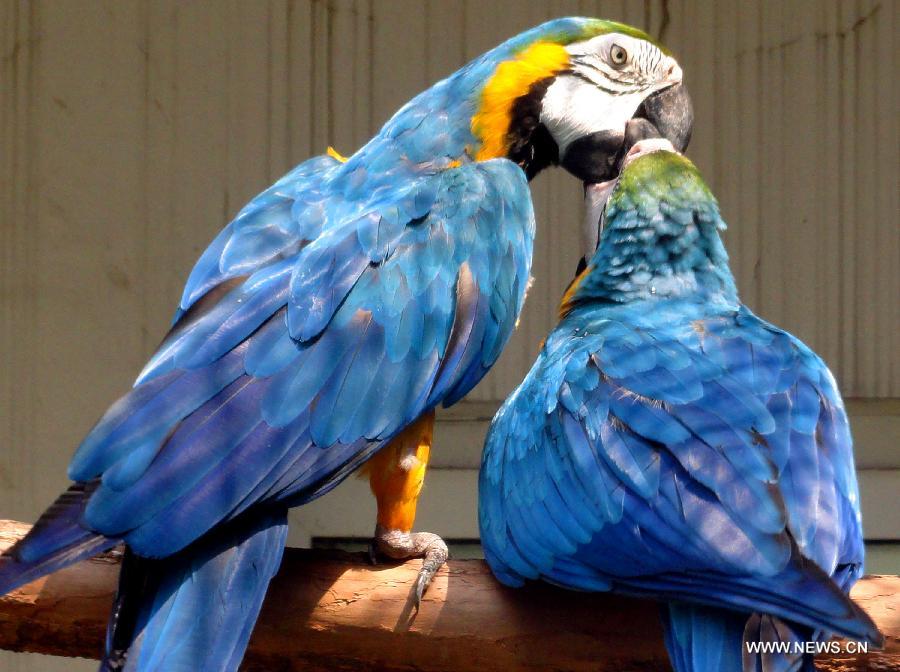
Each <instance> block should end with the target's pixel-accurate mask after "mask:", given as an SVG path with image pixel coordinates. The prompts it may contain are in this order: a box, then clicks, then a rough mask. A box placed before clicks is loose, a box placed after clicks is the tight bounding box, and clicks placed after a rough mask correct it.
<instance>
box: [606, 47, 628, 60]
mask: <svg viewBox="0 0 900 672" xmlns="http://www.w3.org/2000/svg"><path fill="white" fill-rule="evenodd" d="M627 60H628V52H627V51H625V47H621V46H619V45H618V44H614V45H612V46H611V47H610V48H609V61H610V63H612V64H613V65H625V61H627Z"/></svg>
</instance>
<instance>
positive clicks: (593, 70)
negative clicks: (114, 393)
mask: <svg viewBox="0 0 900 672" xmlns="http://www.w3.org/2000/svg"><path fill="white" fill-rule="evenodd" d="M692 123H693V112H692V109H691V102H690V96H689V95H688V93H687V90H686V88H685V87H684V83H683V73H682V70H681V68H680V66H679V65H678V62H677V61H676V59H675V58H674V56H672V54H671V53H670V52H669V51H668V50H667V49H665V48H664V47H663V46H662V45H660V44H658V43H657V42H656V41H655V40H654V39H653V38H651V37H650V36H649V35H647V34H646V33H643V32H641V31H639V30H637V29H635V28H632V27H629V26H626V25H623V24H619V23H615V22H611V21H605V20H600V19H591V18H577V17H576V18H562V19H555V20H552V21H550V22H547V23H545V24H542V25H540V26H537V27H535V28H532V29H530V30H528V31H526V32H524V33H521V34H519V35H517V36H515V37H513V38H511V39H509V40H507V41H506V42H503V43H502V44H500V45H499V46H497V47H495V48H494V49H492V50H490V51H488V52H486V53H485V54H483V55H481V56H479V57H477V58H475V59H474V60H473V61H471V62H470V63H468V64H467V65H465V66H464V67H462V68H461V69H460V70H458V71H457V72H455V73H453V74H452V75H450V76H449V77H447V78H446V79H443V80H442V81H439V82H438V83H436V84H434V85H433V86H432V87H431V88H429V89H427V90H425V91H424V92H423V93H421V94H419V95H418V96H416V97H415V98H413V99H412V100H411V101H410V102H408V103H407V104H406V105H404V106H403V107H402V108H400V109H399V111H397V112H396V113H395V114H394V116H393V117H391V118H390V119H389V120H388V121H387V122H386V123H385V125H384V126H383V127H382V128H381V130H380V131H379V132H378V133H377V134H375V135H374V136H373V137H372V138H371V139H370V140H369V141H368V142H367V143H366V144H365V145H364V146H362V147H361V148H360V149H358V150H357V151H356V152H355V153H354V154H352V155H351V156H349V157H344V156H341V155H340V154H339V153H338V152H337V151H336V150H334V149H332V148H329V149H328V151H327V152H325V153H323V154H322V155H319V156H315V157H313V158H310V159H308V160H306V161H304V162H302V163H300V164H299V165H298V166H296V167H295V168H293V169H292V170H291V171H290V172H288V173H287V174H286V175H284V176H283V177H282V178H281V179H279V180H278V181H276V182H275V183H274V184H273V185H272V186H271V187H269V188H268V189H266V190H264V191H262V192H261V193H260V194H259V195H257V196H256V197H255V198H253V199H252V200H251V201H250V202H249V203H248V204H247V205H246V206H245V207H244V208H243V209H242V210H240V211H239V212H238V214H237V216H236V217H235V218H234V219H233V221H231V222H230V223H228V224H227V225H226V226H225V228H224V229H222V231H221V232H220V233H219V234H218V236H217V237H215V239H214V240H213V241H212V242H211V243H210V245H209V247H208V248H207V249H206V250H205V251H204V252H203V253H202V255H201V256H200V258H199V259H198V261H197V262H196V265H195V266H194V268H193V270H192V271H191V273H190V275H189V277H188V280H187V283H186V286H185V288H184V292H183V295H182V297H181V300H180V302H179V304H178V307H177V310H176V311H175V317H174V320H173V323H172V326H171V329H170V330H169V332H168V334H167V335H166V336H165V337H164V339H163V340H162V342H161V344H160V345H159V347H158V348H157V350H156V351H155V352H154V353H153V355H152V356H151V357H150V359H149V361H148V363H147V365H146V367H145V368H144V369H143V371H142V372H141V373H140V375H139V376H138V378H137V380H136V382H135V384H134V386H133V388H132V389H131V390H130V391H128V392H127V393H126V394H125V395H124V396H122V397H121V398H120V399H119V400H118V401H116V402H115V403H113V404H112V406H110V408H109V410H108V411H107V412H106V413H105V414H104V415H103V416H102V417H101V419H100V420H99V421H98V422H97V424H96V425H95V426H94V427H93V429H91V430H90V432H89V433H88V434H87V436H86V437H85V438H84V440H83V441H82V442H81V444H80V445H79V446H78V447H77V449H76V451H75V454H74V457H73V458H72V461H71V463H70V465H69V470H68V476H69V478H70V479H71V481H72V482H73V483H72V485H71V487H70V488H69V489H68V490H67V491H66V492H65V493H63V494H62V495H61V496H60V497H59V498H58V500H57V501H56V502H54V503H53V504H52V505H51V506H50V507H49V508H48V509H47V511H46V512H45V513H44V514H43V515H42V516H41V517H40V518H39V520H38V521H37V522H36V524H35V525H34V527H33V528H32V529H31V531H30V533H29V534H28V535H27V536H26V537H25V538H23V539H22V540H20V541H19V542H18V543H17V544H15V545H14V547H12V548H11V549H10V550H8V551H7V552H6V553H5V554H4V555H3V557H2V558H0V594H3V593H6V592H8V591H10V590H13V589H15V588H16V587H17V586H20V585H22V584H24V583H27V582H30V581H32V580H34V579H36V578H38V577H40V576H43V575H45V574H48V573H50V572H53V571H56V570H58V569H60V568H62V567H65V566H66V565H69V564H71V563H74V562H76V561H78V560H80V559H83V558H86V557H89V556H93V555H96V554H98V553H101V552H104V551H106V550H108V549H111V548H113V547H115V546H116V545H119V544H124V547H125V551H124V558H123V563H122V568H121V574H120V579H119V587H118V592H117V596H116V599H115V602H114V606H113V610H112V615H111V617H110V621H109V626H108V631H107V638H106V643H105V648H104V652H103V658H102V661H101V664H100V669H101V670H126V671H137V672H149V671H151V670H154V671H155V670H165V671H170V670H205V671H212V672H215V671H232V670H236V669H237V667H238V665H239V664H240V661H241V659H242V657H243V655H244V651H245V649H246V646H247V643H248V640H249V638H250V634H251V632H252V630H253V627H254V624H255V621H256V618H257V616H258V613H259V611H260V608H261V605H262V601H263V597H264V595H265V593H266V590H267V587H268V584H269V581H270V580H271V578H272V577H273V575H274V574H275V573H276V571H277V569H278V566H279V563H280V559H281V555H282V549H283V547H284V544H285V539H286V531H287V511H288V509H289V508H291V507H296V506H301V505H303V504H305V503H307V502H309V501H311V500H313V499H315V498H317V497H320V496H322V495H323V494H325V493H327V492H328V491H330V490H331V489H332V488H334V487H335V486H336V485H337V484H338V483H340V482H341V481H342V480H343V479H344V478H346V477H347V476H348V475H349V474H351V473H352V472H354V471H356V470H361V469H365V470H366V473H368V475H369V482H370V485H371V489H372V491H373V493H374V495H375V498H376V501H377V522H376V527H375V539H374V542H373V543H374V546H375V548H376V549H377V551H378V552H379V553H381V554H384V555H387V556H390V557H393V558H410V557H422V558H424V560H423V565H422V570H421V572H420V574H419V577H418V580H417V581H416V583H415V585H414V586H413V587H414V588H415V600H416V602H415V604H416V606H418V603H419V600H421V597H422V593H423V591H424V590H425V588H426V587H427V585H428V583H429V581H430V580H431V577H432V576H433V575H434V573H435V572H436V571H437V569H438V568H439V567H440V566H441V565H442V564H443V562H444V561H445V560H446V557H447V546H446V544H445V543H444V542H443V541H442V540H441V539H440V537H439V536H437V535H436V534H432V533H427V532H419V533H414V532H412V529H413V524H414V518H415V511H416V502H417V498H418V496H419V494H420V491H421V489H422V484H423V479H424V474H425V469H426V466H427V462H428V459H429V454H430V449H431V439H432V426H433V422H434V412H435V408H436V407H437V406H438V405H444V406H448V405H451V404H453V403H455V402H456V401H457V400H459V399H460V398H461V397H463V396H464V395H465V394H466V393H467V392H468V391H469V390H470V389H472V387H473V386H475V385H476V384H477V383H478V381H479V380H480V379H481V378H482V377H483V376H484V375H485V373H486V372H487V370H488V369H489V368H490V367H491V365H492V364H493V363H494V362H495V361H496V359H497V357H498V356H499V354H500V352H501V350H502V349H503V347H504V345H505V343H506V342H507V340H508V339H509V337H510V334H511V332H512V331H513V329H514V327H515V324H516V322H517V318H518V316H519V313H520V311H521V309H522V305H523V301H524V298H525V292H526V288H527V285H528V283H529V280H530V269H531V259H532V253H533V238H534V233H535V220H534V212H533V207H532V203H531V195H530V191H529V187H528V185H529V180H530V179H531V178H533V177H534V176H535V175H536V174H538V173H539V172H540V171H541V170H543V169H545V168H548V167H550V166H554V165H559V166H562V167H563V168H564V169H565V170H567V171H568V172H569V173H571V174H572V175H573V176H575V177H576V178H578V179H580V180H582V181H584V182H589V183H597V182H601V181H603V180H608V179H610V178H611V177H612V176H613V175H614V173H615V171H616V170H617V169H618V165H619V162H618V156H619V155H620V154H622V153H623V152H625V151H627V148H628V146H630V145H633V144H634V143H635V142H637V141H638V140H640V139H641V138H643V137H645V136H650V135H661V136H663V137H667V138H669V139H670V140H671V141H672V143H673V144H674V145H676V146H678V147H680V148H684V147H685V146H686V145H687V142H688V141H689V139H690V135H691V130H692ZM411 592H412V591H411Z"/></svg>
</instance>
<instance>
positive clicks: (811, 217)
mask: <svg viewBox="0 0 900 672" xmlns="http://www.w3.org/2000/svg"><path fill="white" fill-rule="evenodd" d="M573 14H580V15H593V16H600V17H606V18H612V19H618V20H623V21H626V22H628V23H631V24H635V25H638V26H641V27H643V28H645V29H648V30H649V31H650V32H651V33H653V34H655V35H661V36H662V39H663V40H664V41H665V42H666V43H667V44H668V45H669V46H670V47H671V48H672V49H673V50H674V52H675V53H676V55H677V56H678V57H679V60H680V62H681V64H682V66H683V67H684V70H685V72H686V73H687V75H686V81H687V84H688V86H689V88H690V89H691V91H692V94H693V96H694V101H695V104H696V115H697V120H696V135H695V138H694V141H693V143H692V146H691V149H690V152H689V154H690V155H691V156H692V157H693V159H694V161H695V162H696V163H697V165H698V166H699V167H700V169H701V171H702V172H703V173H704V174H705V176H706V177H707V178H708V181H709V183H710V184H711V186H712V188H713V190H714V191H715V192H716V193H717V194H718V196H719V198H720V201H721V204H722V208H723V211H724V213H725V217H726V220H727V221H728V222H729V223H730V225H731V226H730V229H729V231H728V232H727V236H726V243H727V246H728V249H729V252H730V254H731V256H732V260H733V265H734V270H735V272H736V275H737V278H738V284H739V288H740V290H741V293H742V296H743V298H744V300H745V302H746V303H748V304H749V305H750V306H751V307H752V308H753V309H754V310H756V311H757V312H758V313H760V314H762V315H763V316H764V317H766V318H768V319H770V320H772V321H774V322H776V323H778V324H780V325H781V326H784V327H786V328H788V329H789V330H791V331H793V332H794V333H796V334H798V335H799V336H801V337H802V338H804V339H805V340H806V341H807V342H808V343H810V344H811V345H812V346H813V347H814V348H815V349H816V350H817V351H818V352H819V353H820V354H821V355H823V356H824V358H825V359H826V360H827V361H828V362H829V364H830V365H831V366H832V368H833V370H834V372H835V375H836V376H837V378H838V381H839V382H840V384H841V387H842V390H843V391H844V394H845V395H846V396H847V397H848V405H849V408H850V412H851V416H852V421H853V427H854V434H855V436H856V441H857V455H858V465H859V467H860V477H861V480H862V489H863V507H864V514H865V519H866V529H867V536H868V537H869V538H870V539H871V540H872V541H873V542H881V543H877V544H875V543H873V544H872V546H871V550H870V559H871V562H870V567H871V568H873V569H880V570H881V571H892V572H895V573H896V572H900V553H898V551H897V546H896V545H894V544H892V543H891V542H896V541H898V540H900V521H898V517H897V515H896V507H897V493H898V492H900V447H898V446H900V357H898V354H897V353H898V351H900V310H898V306H900V226H898V212H900V210H898V188H897V187H898V185H897V176H898V148H900V147H898V106H897V86H896V80H897V77H898V76H900V70H898V67H897V64H898V55H900V50H898V44H897V42H898V37H897V34H898V26H900V2H895V1H893V0H882V1H880V2H878V1H875V0H860V1H855V2H853V1H839V0H827V1H826V0H822V1H819V2H812V1H799V0H796V1H791V2H781V1H774V0H773V1H763V0H753V1H750V0H747V1H743V2H737V1H735V2H701V1H699V0H695V1H690V0H669V1H668V2H666V1H664V0H643V1H640V0H631V1H628V2H622V1H618V2H615V1H599V2H584V1H582V2H576V1H556V0H533V1H531V2H526V1H518V2H515V1H511V0H505V1H495V2H490V3H486V2H476V1H474V0H445V1H443V2H418V1H413V0H358V1H356V2H352V1H349V0H270V1H266V2H251V1H249V0H246V1H244V2H239V1H236V0H235V1H227V2H226V1H215V2H186V1H185V2H175V1H170V0H164V1H163V0H159V1H154V2H150V1H138V0H119V1H112V0H110V1H105V2H101V1H87V0H77V1H76V0H54V1H51V0H33V1H31V2H25V1H24V0H23V1H22V2H16V1H14V0H0V516H2V517H8V518H17V519H20V520H31V519H33V518H34V517H35V516H36V515H38V513H39V512H40V511H41V510H42V509H43V507H44V506H46V505H47V504H48V503H49V502H50V501H51V500H52V499H53V497H54V495H55V494H56V493H57V492H58V491H59V490H61V489H62V488H63V487H64V486H65V484H66V478H65V465H66V463H67V461H68V459H69V456H70V454H71V452H72V450H73V449H74V447H75V445H76V444H77V442H78V440H79V439H80V438H81V437H82V436H83V434H84V433H85V432H86V431H87V430H88V429H89V428H90V426H91V424H92V423H93V422H94V420H95V419H96V418H97V417H99V415H100V414H101V413H102V412H103V411H104V410H105V408H106V406H107V405H108V404H109V403H110V402H111V401H112V400H114V399H115V398H116V397H117V396H118V395H119V394H120V393H121V392H122V391H124V390H125V389H126V388H127V387H128V386H129V385H130V383H131V380H132V379H133V377H134V375H135V374H136V372H137V371H138V370H139V369H140V368H141V366H142V364H143V362H144V361H145V359H146V357H147V356H148V355H149V353H150V352H151V351H152V349H153V347H154V345H155V344H156V343H157V341H158V340H159V338H160V337H161V336H162V334H163V333H164V332H165V330H166V327H167V324H168V321H169V319H170V316H171V314H172V311H173V309H174V306H175V305H176V302H177V299H178V296H179V295H180V291H181V286H182V283H183V281H184V280H185V278H186V277H187V273H188V271H189V269H190V267H191V266H192V264H193V262H194V260H195V259H196V257H197V256H198V255H199V254H200V252H201V251H202V250H203V248H204V247H205V245H206V244H207V243H208V241H209V240H210V239H211V238H212V237H213V235H214V234H215V233H216V232H217V231H218V229H220V228H221V227H222V226H223V225H224V224H225V223H226V222H227V220H228V219H229V218H230V217H231V216H233V215H234V214H235V213H236V211H237V210H238V209H239V208H240V206H241V205H243V204H244V203H245V202H246V201H247V200H248V199H249V198H250V197H252V196H253V195H254V194H255V193H256V192H258V191H260V190H261V189H263V188H264V187H265V186H267V185H268V184H269V183H270V182H272V181H273V180H274V179H275V178H276V177H278V176H279V175H280V174H282V173H283V172H284V171H286V170H287V169H288V168H289V167H290V166H291V165H293V164H295V163H297V162H299V161H300V160H302V159H304V158H306V157H308V156H310V155H311V154H315V153H320V152H322V151H323V150H324V149H325V147H326V146H328V145H334V146H335V147H336V148H337V149H338V150H340V151H341V152H343V153H350V152H352V151H353V150H354V149H355V148H357V147H359V146H360V145H361V144H362V143H363V142H364V141H365V140H366V139H367V138H368V137H369V136H370V135H371V134H372V133H373V132H374V131H375V130H377V128H378V127H379V126H380V125H381V124H382V123H383V122H384V121H385V120H386V119H387V118H388V117H389V116H390V114H392V113H393V111H394V110H396V109H397V108H398V107H399V106H400V105H401V104H402V103H404V102H405V101H406V100H407V99H409V98H410V97H411V96H412V95H414V94H415V93H417V92H418V91H420V90H421V89H423V88H425V87H426V86H428V85H429V84H430V83H432V82H434V81H436V80H437V79H439V78H441V77H442V76H444V75H447V74H449V73H450V72H452V71H453V70H455V69H456V68H458V67H459V66H460V65H462V64H463V63H465V62H466V61H467V60H468V59H470V58H472V57H474V56H476V55H478V54H479V53H481V52H483V51H484V50H486V49H488V48H490V47H491V46H493V45H495V44H496V43H498V42H500V41H501V40H503V39H505V38H506V37H508V36H510V35H513V34H515V33H517V32H519V31H520V30H523V29H525V28H527V27H530V26H532V25H535V24H537V23H539V22H541V21H544V20H546V19H549V18H552V17H555V16H564V15H573ZM533 191H534V197H535V201H536V208H537V215H538V220H539V221H538V224H539V234H538V243H537V247H536V252H537V253H536V261H535V269H534V275H535V277H536V282H535V285H534V288H533V290H532V292H531V294H530V296H529V301H528V304H527V306H526V311H525V315H524V317H523V319H522V322H521V326H520V328H519V330H518V332H517V333H516V335H515V337H514V339H513V342H512V343H511V344H510V346H509V347H508V348H507V350H506V352H505V353H504V355H503V357H502V359H501V361H500V362H499V364H498V365H497V366H496V367H495V369H494V371H492V373H491V374H490V375H489V377H488V378H487V379H486V380H485V381H484V382H483V383H482V384H481V385H480V386H479V387H478V388H477V389H476V390H475V391H474V392H473V393H472V394H471V395H470V397H469V399H467V400H466V401H464V402H463V403H461V404H459V405H458V406H457V407H455V408H454V409H452V410H450V411H448V412H446V413H444V414H443V415H442V416H441V422H440V423H439V427H438V436H437V444H436V446H435V459H436V462H435V467H436V468H435V469H434V470H433V471H432V472H431V473H430V475H429V479H428V484H427V487H426V494H425V499H424V501H423V503H422V508H421V513H420V524H421V527H422V528H423V529H426V528H428V529H433V530H434V531H436V532H440V533H442V534H444V535H445V536H447V537H460V538H471V537H475V536H477V530H476V525H475V513H474V511H475V468H476V467H477V463H478V454H479V452H480V448H481V441H482V438H483V434H484V430H485V428H486V422H487V420H488V419H489V418H490V417H491V415H492V414H493V412H494V410H495V409H496V407H497V405H498V403H499V401H500V400H501V399H503V398H504V397H505V395H506V394H507V393H508V392H509V391H510V390H511V389H512V388H513V387H514V385H515V384H516V382H517V381H518V380H519V379H520V378H521V376H522V375H523V373H524V372H525V371H526V370H527V368H528V366H529V365H530V363H531V362H532V360H533V358H534V356H535V355H536V353H537V344H538V342H539V341H540V339H541V338H542V337H543V336H544V334H545V333H546V332H547V331H548V330H549V328H550V327H551V326H552V324H553V322H554V319H553V315H554V308H555V305H556V302H557V300H558V298H559V296H560V295H561V293H562V290H563V288H564V287H565V285H566V283H567V282H568V280H569V279H570V276H571V273H572V271H573V270H574V264H575V261H576V257H577V254H576V249H577V225H578V222H579V221H580V198H581V197H580V185H579V184H578V183H577V182H575V181H574V180H572V179H571V178H569V177H568V176H567V175H565V174H564V173H562V172H561V171H553V172H552V173H549V174H546V175H543V176H541V177H540V178H539V179H538V180H536V182H535V184H534V189H533ZM365 490H366V486H365V484H364V483H361V482H358V481H355V480H353V479H351V480H350V481H348V483H347V484H346V485H343V486H341V487H340V488H338V489H337V490H336V491H335V492H334V493H333V494H331V495H329V496H328V497H327V498H326V499H325V500H320V502H318V503H314V504H313V505H311V506H309V507H306V508H304V509H303V510H302V511H300V512H297V513H296V515H295V520H294V523H295V524H294V525H293V526H292V536H293V541H294V542H295V543H306V542H308V541H309V540H310V539H311V538H312V537H321V536H325V537H328V536H365V535H367V534H369V533H370V532H371V527H372V524H373V520H374V505H373V504H372V502H371V498H370V497H369V496H368V495H367V494H366V492H365ZM451 498H452V499H451ZM451 501H452V505H451V504H450V502H451ZM0 669H3V670H10V671H14V672H26V671H28V672H35V671H39V670H40V671H45V670H46V671H50V670H56V669H59V670H75V669H79V670H80V669H82V667H81V666H79V665H77V664H74V663H72V662H71V661H61V660H54V659H49V658H43V657H37V656H22V655H12V654H0ZM83 669H93V666H92V665H91V664H89V663H84V667H83Z"/></svg>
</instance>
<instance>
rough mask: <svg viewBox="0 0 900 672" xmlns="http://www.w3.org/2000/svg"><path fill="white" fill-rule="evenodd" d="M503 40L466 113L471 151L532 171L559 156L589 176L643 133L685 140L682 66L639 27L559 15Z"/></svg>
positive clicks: (603, 170)
mask: <svg viewBox="0 0 900 672" xmlns="http://www.w3.org/2000/svg"><path fill="white" fill-rule="evenodd" d="M504 47H505V51H502V52H501V53H502V54H503V58H502V60H500V62H499V63H498V64H497V65H496V68H495V69H494V70H493V72H492V73H491V74H490V76H489V77H488V79H487V81H486V83H485V85H484V87H483V89H481V91H480V98H479V100H478V102H477V109H476V113H475V115H474V116H473V118H472V124H471V126H472V133H473V135H474V136H475V137H476V138H477V139H478V140H480V143H481V144H480V146H479V147H478V154H477V158H479V159H487V158H494V157H499V156H505V157H507V158H509V159H511V160H513V161H515V162H517V163H519V164H520V165H521V166H522V167H523V169H524V170H525V172H526V173H527V175H528V177H529V178H530V177H532V176H534V175H535V174H537V172H539V171H540V170H542V169H543V168H545V167H546V166H548V165H553V164H559V165H561V166H562V167H563V168H565V169H566V170H568V171H569V172H570V173H572V174H573V175H574V176H576V177H578V178H579V179H581V180H583V181H584V182H585V183H596V182H602V181H605V180H609V179H611V178H613V177H615V176H616V174H617V173H618V170H619V164H620V162H621V158H622V157H623V156H624V155H625V153H626V152H627V151H628V149H629V148H630V147H631V145H633V144H634V143H635V142H637V141H638V140H641V139H643V138H648V137H662V138H666V139H668V140H669V141H670V142H671V143H672V145H673V146H674V147H675V148H676V149H677V150H679V151H684V149H685V148H686V147H687V144H688V142H689V141H690V137H691V130H692V126H693V110H692V107H691V99H690V97H689V96H688V93H687V90H686V89H685V87H684V83H683V81H682V71H681V67H680V66H679V65H678V62H677V61H676V60H675V58H674V57H673V56H672V55H671V54H670V53H669V52H668V51H667V50H666V49H665V47H663V46H661V45H659V44H657V43H656V42H655V41H654V40H653V38H651V37H650V36H649V35H647V34H646V33H644V32H642V31H640V30H637V29H635V28H632V27H630V26H626V25H624V24H620V23H615V22H612V21H602V20H598V19H558V20H556V21H552V22H550V23H548V24H544V25H543V26H539V27H538V28H535V29H533V30H531V31H528V32H527V33H524V34H522V35H520V36H519V37H517V38H513V40H511V41H510V42H509V43H507V45H503V47H501V48H500V49H501V50H502V49H504Z"/></svg>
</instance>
